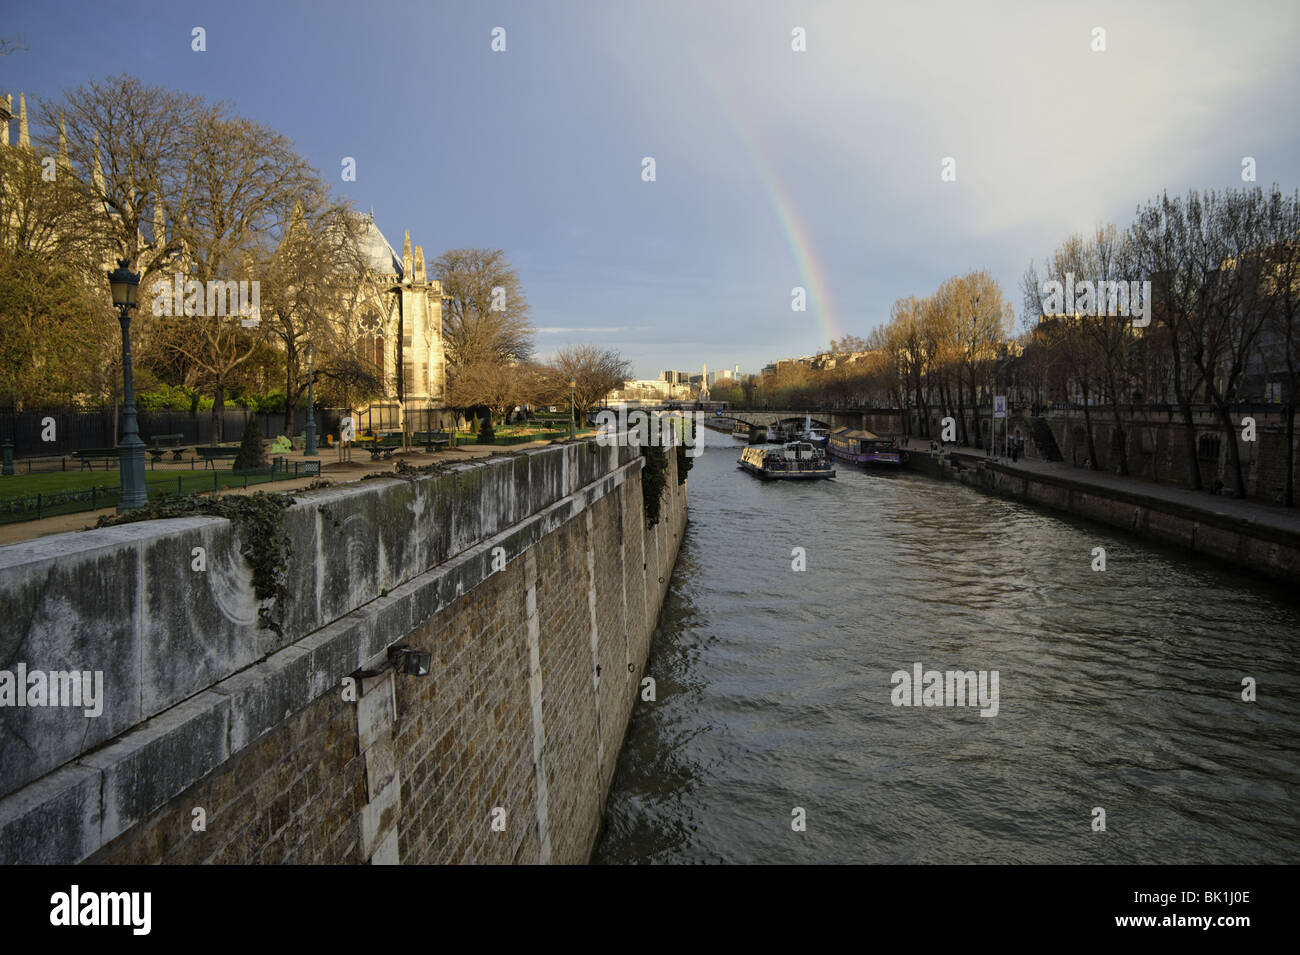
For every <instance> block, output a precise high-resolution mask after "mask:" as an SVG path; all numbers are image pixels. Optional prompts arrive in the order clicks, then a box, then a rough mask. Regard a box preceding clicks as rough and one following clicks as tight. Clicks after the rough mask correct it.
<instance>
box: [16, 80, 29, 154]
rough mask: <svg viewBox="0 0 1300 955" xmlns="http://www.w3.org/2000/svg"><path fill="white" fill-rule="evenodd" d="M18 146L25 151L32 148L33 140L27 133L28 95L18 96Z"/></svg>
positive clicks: (21, 94)
mask: <svg viewBox="0 0 1300 955" xmlns="http://www.w3.org/2000/svg"><path fill="white" fill-rule="evenodd" d="M18 145H19V146H21V147H22V148H23V149H31V148H32V138H31V136H30V135H28V133H27V95H26V94H25V93H19V94H18Z"/></svg>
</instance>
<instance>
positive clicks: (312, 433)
mask: <svg viewBox="0 0 1300 955" xmlns="http://www.w3.org/2000/svg"><path fill="white" fill-rule="evenodd" d="M303 357H305V358H306V359H307V427H306V428H305V429H304V431H305V432H306V436H307V447H306V449H305V450H304V451H303V454H305V455H308V456H311V457H315V456H316V412H315V410H313V408H312V392H311V385H312V366H313V365H314V364H315V363H316V349H315V348H313V347H312V344H311V342H308V343H307V348H306V349H305V354H304V356H303Z"/></svg>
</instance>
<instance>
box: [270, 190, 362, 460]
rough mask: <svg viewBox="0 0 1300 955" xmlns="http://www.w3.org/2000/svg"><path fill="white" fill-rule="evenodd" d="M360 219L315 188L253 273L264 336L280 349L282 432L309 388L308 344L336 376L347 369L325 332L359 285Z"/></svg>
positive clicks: (300, 201)
mask: <svg viewBox="0 0 1300 955" xmlns="http://www.w3.org/2000/svg"><path fill="white" fill-rule="evenodd" d="M360 234H361V224H360V219H359V218H358V217H357V216H356V215H355V214H354V213H353V212H352V210H351V209H350V208H349V207H348V206H347V205H346V204H343V203H338V202H335V201H333V200H331V199H330V198H329V197H328V196H327V195H325V194H324V193H323V192H321V191H320V190H313V191H311V192H307V193H304V194H302V195H301V196H299V197H298V198H297V199H296V200H295V202H294V207H293V210H292V212H291V213H290V216H289V225H288V227H287V228H286V229H285V231H284V234H283V236H282V237H280V240H279V242H277V243H275V244H274V245H273V246H272V245H271V244H270V243H267V244H266V246H265V247H263V249H262V250H261V251H260V254H259V256H258V262H257V266H256V272H257V274H258V275H259V276H260V277H261V280H262V283H263V284H262V296H261V299H262V301H261V311H262V321H263V324H264V327H265V328H266V331H267V333H268V334H269V335H270V336H271V337H272V338H274V339H275V340H276V341H278V343H279V344H280V346H281V350H282V355H283V359H284V376H285V382H284V394H285V409H284V433H285V434H289V435H291V434H292V433H293V431H292V429H293V418H294V412H295V410H296V409H297V406H298V401H299V400H300V399H301V398H302V395H303V392H305V391H306V389H307V376H306V374H305V364H306V362H305V357H304V356H305V352H306V346H307V345H308V344H311V345H312V346H313V347H314V348H315V351H316V360H317V361H319V362H322V363H323V364H324V363H329V362H331V361H332V360H334V363H335V364H336V365H337V368H336V372H337V373H341V372H342V371H343V370H344V369H345V367H346V363H345V362H341V361H336V360H335V359H338V358H341V357H342V356H340V355H338V349H337V348H336V347H331V345H333V344H334V340H335V336H334V334H333V332H332V329H331V328H330V326H331V324H332V323H333V322H335V321H337V320H338V316H337V312H338V306H339V303H340V302H344V301H346V300H347V297H348V296H349V295H350V294H351V293H352V292H353V291H354V290H355V289H357V288H358V287H359V286H360V285H361V284H362V282H363V279H364V264H363V262H362V253H361V250H360Z"/></svg>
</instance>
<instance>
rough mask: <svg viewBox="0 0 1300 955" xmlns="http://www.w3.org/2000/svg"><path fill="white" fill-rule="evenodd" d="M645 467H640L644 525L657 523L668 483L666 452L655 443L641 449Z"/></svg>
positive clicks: (648, 525)
mask: <svg viewBox="0 0 1300 955" xmlns="http://www.w3.org/2000/svg"><path fill="white" fill-rule="evenodd" d="M641 457H643V458H645V467H644V468H642V469H641V500H642V503H643V505H644V507H645V521H646V527H654V526H655V525H656V524H658V523H659V513H660V510H661V506H662V504H663V496H664V490H665V489H666V488H667V485H668V453H667V452H666V451H664V449H663V448H661V447H659V446H658V445H655V446H653V447H644V448H642V449H641Z"/></svg>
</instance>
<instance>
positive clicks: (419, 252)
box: [415, 245, 424, 284]
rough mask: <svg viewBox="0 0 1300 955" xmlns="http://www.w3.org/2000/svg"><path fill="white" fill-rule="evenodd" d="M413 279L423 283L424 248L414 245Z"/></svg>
mask: <svg viewBox="0 0 1300 955" xmlns="http://www.w3.org/2000/svg"><path fill="white" fill-rule="evenodd" d="M415 281H416V282H418V283H420V284H423V283H424V249H422V248H420V246H418V245H417V246H416V247H415Z"/></svg>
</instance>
